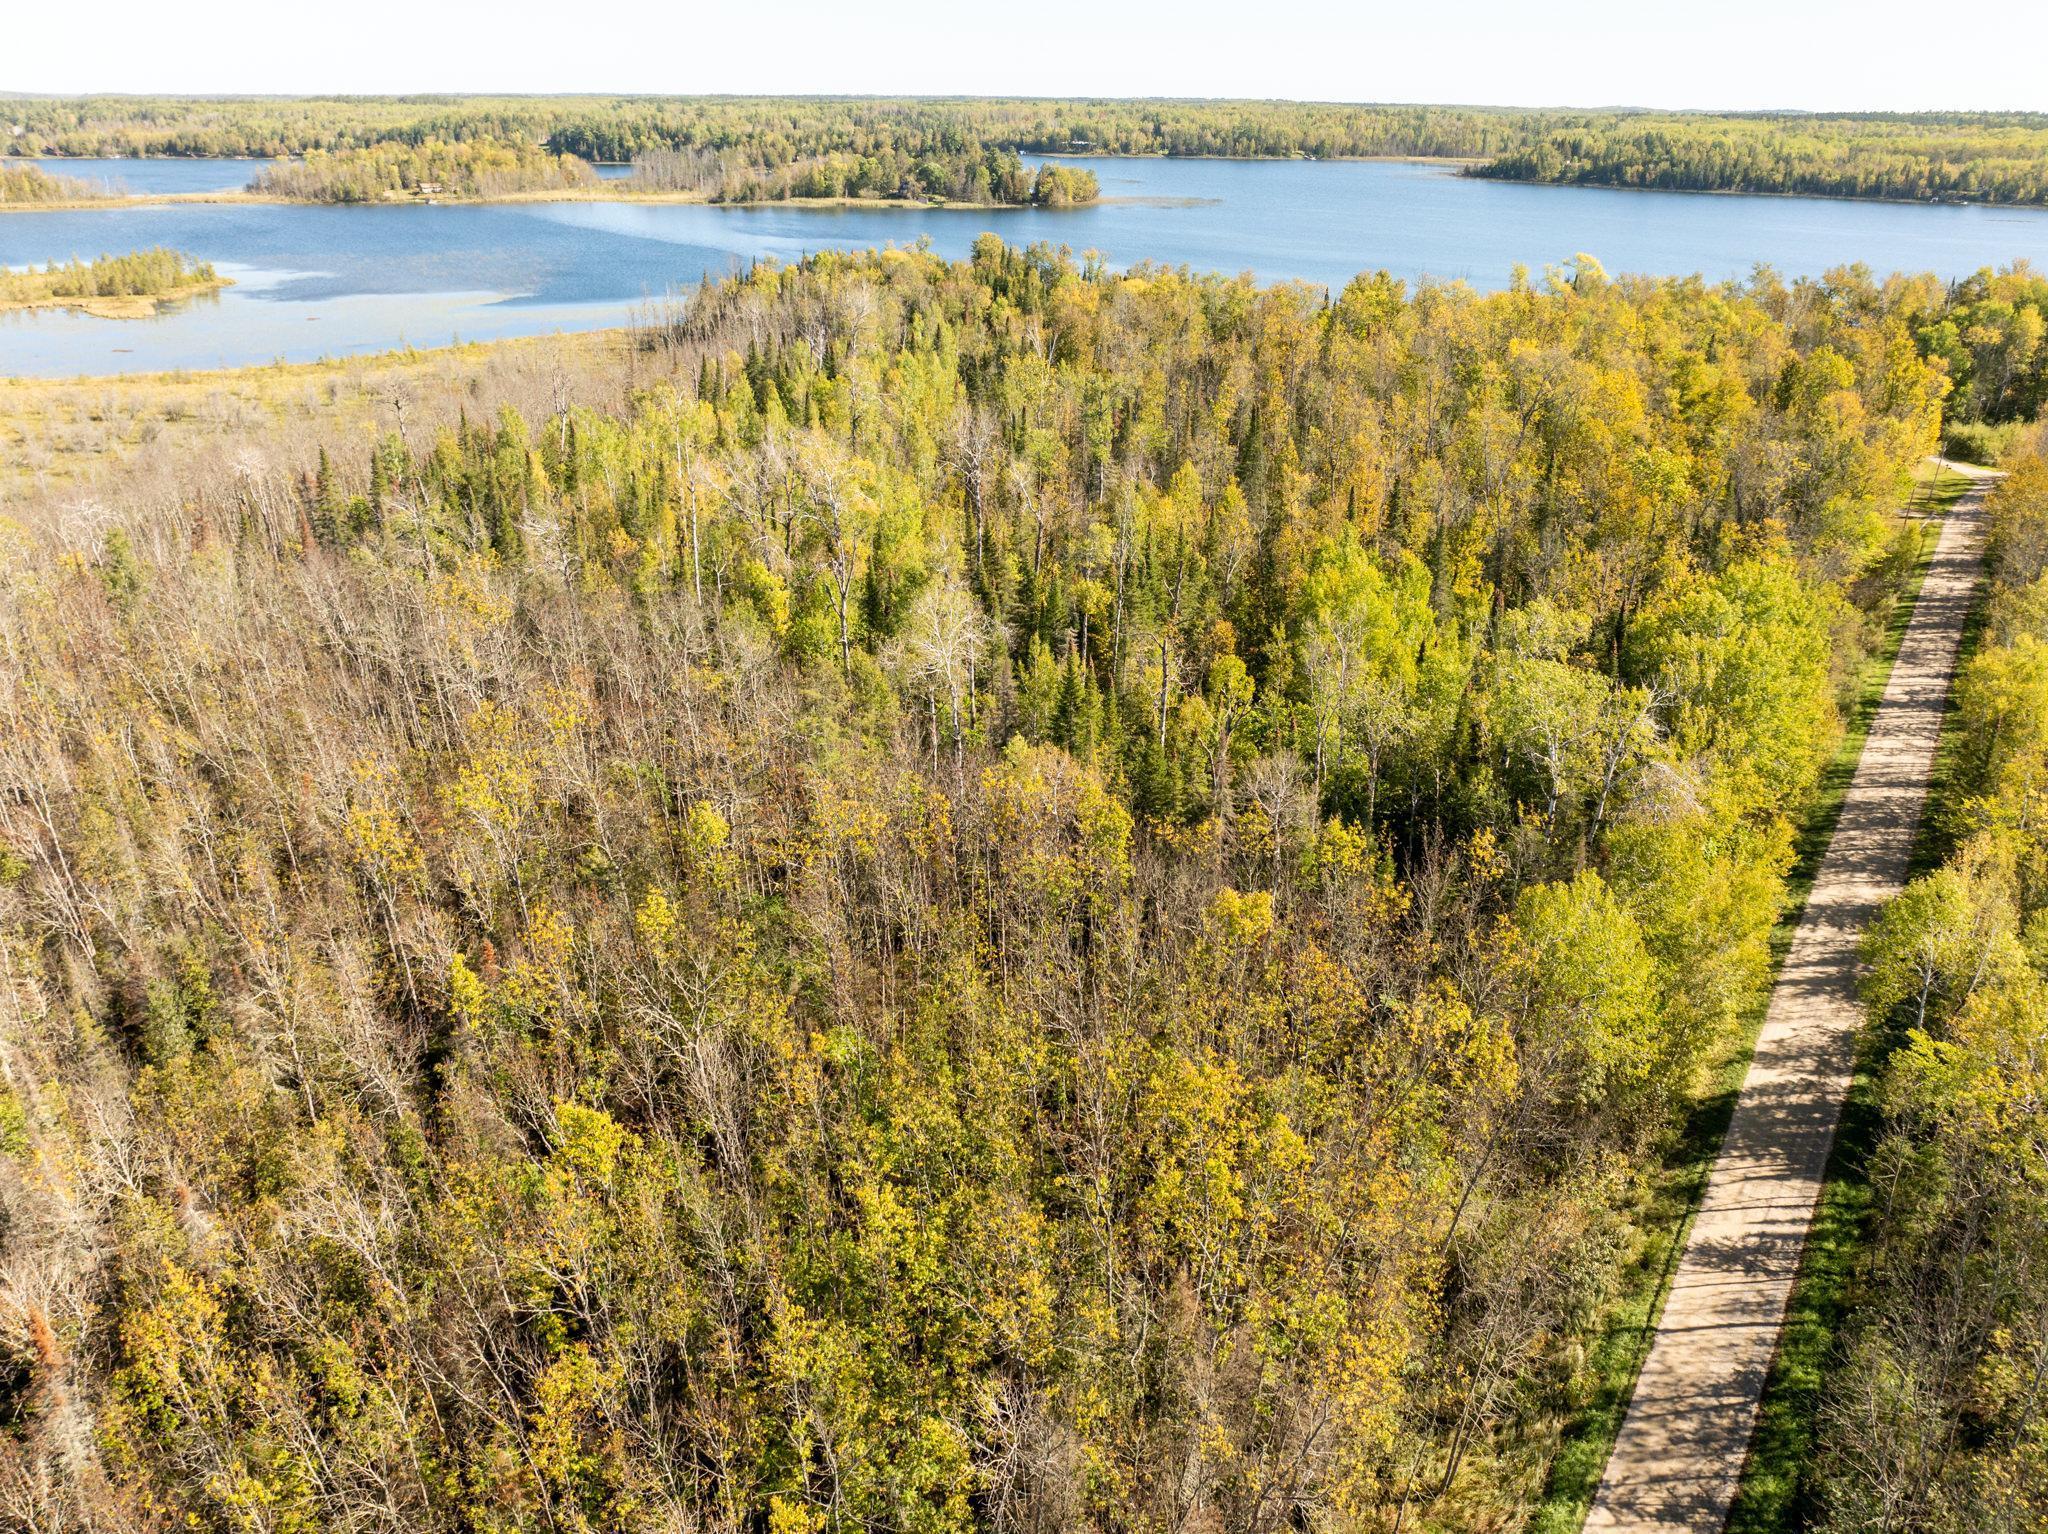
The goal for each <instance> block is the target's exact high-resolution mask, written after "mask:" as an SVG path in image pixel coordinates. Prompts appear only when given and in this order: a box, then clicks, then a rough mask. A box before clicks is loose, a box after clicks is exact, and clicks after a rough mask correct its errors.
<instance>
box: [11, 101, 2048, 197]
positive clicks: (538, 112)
mask: <svg viewBox="0 0 2048 1534" xmlns="http://www.w3.org/2000/svg"><path fill="white" fill-rule="evenodd" d="M0 102H4V104H5V106H6V109H7V111H8V113H9V115H10V117H12V118H14V119H15V120H16V121H18V122H19V124H20V126H21V131H20V133H19V134H18V135H17V136H16V137H15V138H14V140H13V144H12V147H13V150H14V152H15V153H17V154H58V155H67V154H68V155H138V154H140V155H158V154H167V155H268V156H296V155H306V154H312V153H315V152H323V153H346V152H351V151H363V150H370V149H377V148H380V147H382V146H388V145H406V146H410V147H412V148H414V149H417V148H419V147H420V146H423V145H425V144H427V143H429V142H433V141H443V142H449V143H458V144H459V143H464V142H470V141H490V142H493V143H497V144H501V145H509V146H515V147H519V148H521V149H531V148H534V147H540V148H544V149H546V150H547V151H548V152H549V153H551V154H555V155H574V156H576V157H578V158H580V159H583V160H587V161H588V160H595V161H615V162H625V161H629V160H636V159H639V158H641V157H642V156H651V155H663V154H667V155H675V154H681V155H684V156H686V157H688V159H689V162H690V164H691V165H692V166H693V167H694V171H693V174H694V175H695V177H696V178H698V179H699V180H700V181H702V182H704V183H706V184H708V185H713V186H716V187H717V188H719V189H720V195H722V196H723V197H725V198H726V199H727V200H749V201H753V200H760V199H763V198H771V197H778V196H790V195H798V196H862V195H865V196H877V195H880V196H896V195H901V194H902V192H903V189H904V188H906V187H917V188H920V189H921V192H922V195H928V196H950V197H954V198H956V199H959V200H967V201H980V202H1003V201H1012V202H1015V201H1022V200H1024V199H1023V198H1022V197H1019V196H1008V197H1005V196H1002V195H990V194H989V193H988V191H987V189H986V187H985V186H984V185H983V184H982V182H981V180H980V179H979V178H981V177H983V176H985V175H994V176H996V177H997V178H998V179H1000V171H999V170H998V169H995V168H993V167H992V166H991V164H990V156H997V157H1003V156H1009V157H1014V156H1015V155H1016V154H1018V153H1020V152H1021V153H1025V154H1031V153H1054V154H1057V153H1065V152H1071V151H1083V152H1088V153H1094V154H1105V155H1142V154H1165V155H1221V156H1232V157H1261V156H1281V157H1287V156H1302V155H1306V156H1313V157H1315V158H1318V159H1328V158H1334V157H1343V156H1351V157H1357V156H1382V155H1398V156H1420V157H1427V158H1443V159H1461V160H1469V161H1474V162H1478V163H1475V164H1474V165H1473V166H1472V167H1471V170H1472V173H1473V174H1477V175H1484V176H1491V177H1498V178H1504V179H1511V180H1523V181H1539V182H1557V183H1583V184H1591V185H1602V186H1641V187H1661V188H1666V189H1672V190H1690V191H1738V192H1797V193H1805V194H1809V195H1818V196H1830V197H1884V198H1908V199H1919V200H1926V199H1959V200H1969V201H1983V202H1998V203H2029V204H2039V203H2043V202H2048V116H2043V115H2041V114H2037V113H1997V112H1928V113H1913V114H1899V113H1846V114H1831V113H1800V112H1750V113H1690V112H1676V113H1675V112H1650V111H1574V110H1565V109H1524V108H1507V107H1500V108H1492V107H1457V106H1395V105H1345V104H1338V103H1318V102H1284V101H1144V100H1021V99H1020V100H1006V99H972V98H960V99H920V98H881V97H677V98H663V97H631V96H622V97H459V96H447V97H442V96H423V97H313V98H277V97H220V98H176V97H163V98H153V97H85V98H71V99H62V98H48V97H18V98H0ZM798 187H807V188H809V189H808V190H797V189H796V188H798Z"/></svg>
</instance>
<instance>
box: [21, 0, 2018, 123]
mask: <svg viewBox="0 0 2048 1534" xmlns="http://www.w3.org/2000/svg"><path fill="white" fill-rule="evenodd" d="M0 10H5V11H6V12H7V16H6V20H5V21H4V23H0V92H11V91H34V92H46V93H61V94H75V93H81V92H87V91H126V92H162V93H199V92H257V93H269V94H290V93H305V92H330V91H331V92H352V93H384V92H407V91H450V92H526V91H536V92H571V91H599V92H613V91H617V92H636V93H639V92H646V93H675V94H694V93H700V92H746V93H753V92H763V93H787V94H809V93H860V94H919V95H1033V96H1082V95H1108V96H1152V95H1159V96H1251V97H1284V98H1290V99H1295V100H1321V101H1402V102H1460V103H1474V104H1487V105H1515V106H1582V107H1593V106H1648V107H1669V108H1715V107H1720V108H1731V109H1732V108H1765V107H1785V108H1806V109H1811V110H1848V109H1859V108H1860V109H1869V110H1877V109H1883V110H1895V111H1907V110H1922V109H1934V108H1949V109H1974V110H2013V109H2025V110H2033V111H2048V68H2043V66H2042V59H2043V57H2044V54H2048V4H2043V3H2042V0H2021V3H2019V4H2014V5H2009V6H2001V7H1999V8H1997V9H1996V10H1995V11H1993V12H1991V13H1990V14H1989V15H1988V16H1987V17H1986V18H1985V22H1984V26H1985V27H1986V29H1987V31H1988V35H1975V36H1973V35H1970V34H1969V31H1968V28H1967V26H1964V27H1963V28H1962V29H1961V30H1962V33H1963V35H1961V36H1958V35H1957V32H1958V28H1957V26H1956V25H1955V24H1954V23H1955V18H1957V17H1958V16H1959V15H1962V14H1966V13H1962V12H1960V11H1958V10H1957V9H1956V8H1953V7H1945V6H1938V5H1929V4H1927V3H1925V0H1912V3H1906V0H1715V3H1712V4H1709V3H1706V0H1692V3H1683V4H1681V3H1676V0H1576V3H1575V0H1554V3H1549V4H1535V3H1529V0H1520V3H1517V0H1403V3H1399V4H1390V3H1387V0H1358V3H1351V4H1345V3H1343V0H1249V3H1248V0H1181V3H1178V4H1171V5H1167V4H1160V3H1156V0H1146V3H1142V4H1133V3H1121V4H1119V3H1117V0H1093V3H1080V0H1037V3H1032V4H1026V5H1017V4H1009V5H995V4H980V5H963V4H957V3H956V4H944V3H940V0H866V3H862V0H843V3H839V4H831V3H821V0H781V3H774V0H767V3H763V0H754V3H751V4H749V3H747V0H722V3H718V4H703V3H701V0H610V3H607V4H605V5H602V6H595V5H592V6H585V7H575V6H565V5H563V4H562V3H561V0H544V3H543V0H500V3H495V4H489V5H476V4H463V5H449V4H443V3H439V0H344V3H342V4H340V5H332V4H324V3H306V0H296V3H295V0H262V3H257V0H208V3H207V4H206V5H204V6H200V7H197V8H187V9H176V8H174V9H173V10H172V11H170V12H166V11H165V9H164V7H163V5H162V3H161V0H146V3H144V0H95V3H94V4H92V5H90V6H85V7H81V8H80V9H79V10H76V11H74V10H72V9H71V8H70V7H69V6H65V5H55V4H49V3H47V0H44V3H34V0H21V3H16V4H6V3H4V0H0Z"/></svg>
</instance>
